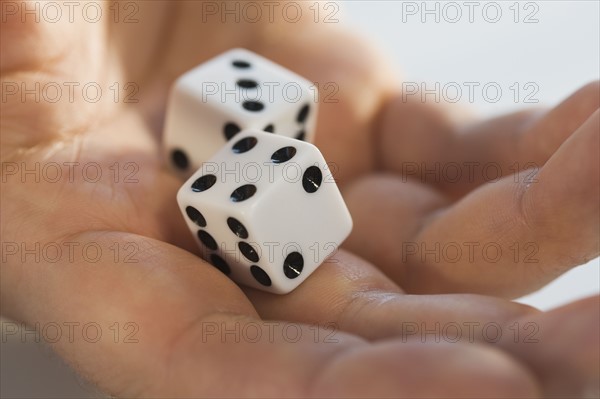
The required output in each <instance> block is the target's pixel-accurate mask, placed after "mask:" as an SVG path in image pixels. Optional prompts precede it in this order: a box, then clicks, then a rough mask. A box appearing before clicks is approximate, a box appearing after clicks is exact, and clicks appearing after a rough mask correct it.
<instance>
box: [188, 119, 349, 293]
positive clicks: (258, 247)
mask: <svg viewBox="0 0 600 399" xmlns="http://www.w3.org/2000/svg"><path fill="white" fill-rule="evenodd" d="M177 202H178V204H179V208H180V209H181V211H182V214H183V217H184V219H185V220H186V222H187V225H188V227H189V228H190V230H191V231H192V233H193V234H194V236H195V238H196V240H197V243H198V245H199V246H200V249H201V251H200V252H201V256H202V257H203V258H204V259H206V260H207V261H208V262H210V263H212V264H213V265H214V266H215V267H217V268H218V269H220V270H221V271H222V272H223V273H225V274H227V275H228V276H229V277H230V278H231V279H232V280H234V281H236V282H237V283H240V284H242V285H246V286H250V287H254V288H258V289H261V290H264V291H268V292H272V293H276V294H285V293H288V292H290V291H292V290H293V289H295V288H296V287H297V286H298V285H300V283H302V282H303V281H304V280H305V279H306V278H307V277H308V276H309V275H310V274H311V273H312V272H313V271H314V270H315V269H316V268H317V267H318V266H319V265H320V264H321V263H322V262H323V261H324V260H325V259H326V258H327V257H328V256H330V255H332V254H333V253H334V252H335V251H336V250H337V248H338V247H339V246H340V244H341V243H342V242H343V241H344V239H346V237H347V236H348V235H349V234H350V231H351V230H352V218H351V217H350V213H349V212H348V208H347V207H346V204H345V203H344V200H343V198H342V196H341V194H340V191H339V189H338V187H337V185H336V183H335V181H334V180H333V176H332V174H331V172H330V170H329V168H328V167H327V164H326V163H325V160H324V159H323V156H322V155H321V153H320V152H319V150H318V149H317V147H315V146H314V145H312V144H310V143H306V142H303V141H299V140H296V139H292V138H289V137H285V136H278V135H273V134H270V133H267V132H261V131H258V130H246V131H243V132H241V133H239V134H238V135H236V137H235V138H234V139H233V140H231V141H230V142H228V143H227V145H225V146H224V147H223V148H222V149H221V150H220V151H219V152H218V153H217V154H215V155H214V157H213V158H211V159H210V160H209V161H207V162H204V163H203V164H202V167H201V168H200V169H199V170H198V171H197V172H196V173H194V174H193V175H192V176H191V177H190V178H189V179H188V180H187V181H186V182H185V183H184V184H183V186H182V187H181V188H180V190H179V191H178V193H177Z"/></svg>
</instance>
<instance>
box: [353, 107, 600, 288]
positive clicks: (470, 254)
mask: <svg viewBox="0 0 600 399" xmlns="http://www.w3.org/2000/svg"><path fill="white" fill-rule="evenodd" d="M598 116H599V115H598V112H596V113H595V114H594V115H593V116H591V117H590V118H589V119H588V120H587V121H586V122H585V123H584V124H583V125H582V126H581V127H580V128H579V129H578V130H577V131H576V132H575V133H574V134H573V135H572V136H571V137H570V138H569V139H568V140H567V141H566V142H565V143H564V144H563V145H562V146H561V147H560V148H559V150H558V151H557V152H556V153H555V154H554V155H553V156H552V158H551V159H550V160H549V161H548V162H547V163H546V164H545V166H544V167H543V168H542V169H541V171H540V172H539V173H538V174H537V175H536V176H535V177H534V178H533V179H532V178H525V177H521V179H520V180H519V181H514V180H513V178H512V177H506V178H504V179H502V180H499V181H498V182H496V183H490V184H488V185H485V186H483V187H481V188H480V189H478V190H476V191H474V192H473V193H471V194H470V195H469V196H467V197H466V198H464V199H463V200H462V201H460V202H458V203H456V204H455V205H453V206H452V207H450V208H448V209H446V210H443V211H440V212H438V213H437V214H433V215H432V216H431V218H430V219H429V220H424V225H423V227H422V228H421V229H420V230H419V231H418V232H417V233H416V235H415V236H414V237H413V238H412V239H411V241H410V242H404V243H403V248H398V249H397V250H398V251H400V250H404V259H403V260H404V262H402V263H401V266H399V265H398V263H396V261H394V262H391V263H388V264H387V265H385V264H383V263H379V264H378V265H381V267H382V268H383V269H384V270H385V271H386V273H388V272H392V271H393V269H394V268H397V267H404V268H405V270H404V271H403V273H404V276H405V277H404V278H403V279H402V281H400V284H401V286H402V287H404V288H406V289H407V290H408V291H410V292H421V293H431V292H475V293H487V294H493V295H500V296H508V297H515V296H519V295H523V294H525V293H527V292H530V291H532V290H534V289H537V288H539V287H541V286H543V285H544V284H546V283H547V282H548V281H550V280H552V279H553V278H555V277H557V276H558V275H560V274H561V273H563V272H565V271H567V270H569V269H570V268H572V267H574V266H575V265H578V264H582V263H584V262H586V261H587V260H589V259H592V258H594V257H596V256H598V231H597V224H596V221H597V220H598V212H599V210H598V205H597V204H598V202H599V193H598V181H599V173H598V163H597V160H598V156H599V155H598V148H599V145H598V135H599V130H598ZM371 201H374V202H375V204H374V205H370V206H371V207H373V208H375V207H377V208H380V207H384V206H385V207H393V206H394V205H393V204H394V202H397V201H396V198H392V197H389V196H388V197H384V196H381V195H378V193H377V192H372V194H371ZM396 206H397V207H398V209H401V208H403V207H405V205H404V204H397V205H396ZM400 222H401V221H398V220H397V219H393V220H390V221H388V222H387V224H384V225H382V226H380V227H379V228H380V229H381V230H380V234H379V235H378V237H379V236H382V235H385V234H393V233H394V232H395V231H397V229H398V227H397V224H398V223H400ZM362 223H363V225H364V226H363V228H366V229H367V231H375V229H376V228H377V227H376V226H375V225H372V226H369V225H368V223H370V222H369V220H368V219H365V220H363V222H362ZM363 238H365V239H368V237H366V236H365V237H363ZM377 239H378V238H377ZM377 239H376V238H371V242H373V243H372V244H371V243H369V242H366V243H365V244H364V245H365V246H368V245H376V244H375V241H376V240H377ZM401 256H402V255H399V254H398V255H396V257H395V258H393V259H394V260H397V259H398V258H399V257H401ZM515 276H516V278H515Z"/></svg>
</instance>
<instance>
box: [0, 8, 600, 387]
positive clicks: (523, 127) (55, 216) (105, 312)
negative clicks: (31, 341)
mask: <svg viewBox="0 0 600 399" xmlns="http://www.w3.org/2000/svg"><path fill="white" fill-rule="evenodd" d="M107 7H108V3H107ZM105 11H106V13H107V14H108V13H109V11H108V10H105ZM200 14H201V3H200V2H175V3H171V4H167V3H164V2H140V3H139V13H138V14H137V15H136V17H137V18H138V20H139V22H138V23H135V24H118V23H116V24H115V23H112V22H111V21H110V19H106V20H103V23H97V24H90V23H86V22H85V21H76V22H75V23H68V22H65V23H62V22H61V23H57V24H50V23H47V22H44V21H40V22H35V21H33V20H32V19H29V20H26V21H25V22H22V21H21V19H20V17H17V18H8V19H7V20H6V21H3V22H2V25H1V39H0V40H1V42H0V52H1V54H2V56H1V60H0V69H1V72H2V77H1V79H2V82H3V83H4V82H19V83H20V82H25V83H26V84H28V87H32V86H33V85H34V84H35V82H41V84H44V83H47V82H61V83H62V82H98V83H99V84H100V86H101V87H108V86H110V84H112V83H113V82H135V84H137V85H138V87H139V94H138V98H139V102H138V103H134V104H131V103H124V102H123V101H117V102H115V101H114V100H113V98H112V96H109V95H108V96H103V97H102V99H101V100H100V101H99V102H97V103H90V102H89V101H85V100H84V99H82V98H81V96H80V92H77V93H78V94H76V98H75V100H74V101H73V102H71V101H68V100H69V99H68V98H66V97H64V98H61V100H60V101H58V102H57V103H50V102H47V101H40V102H35V101H31V100H27V98H26V99H25V101H23V100H22V99H21V97H20V96H18V95H17V96H10V97H7V101H6V102H4V101H3V104H2V115H1V119H0V124H1V144H2V148H1V157H2V162H3V163H8V162H16V163H17V164H20V165H27V166H28V167H30V168H32V167H33V165H35V163H42V164H44V163H49V162H55V163H57V164H59V165H64V163H65V162H79V164H81V165H83V164H86V163H91V162H96V163H98V164H99V165H101V169H102V171H103V172H104V173H103V175H102V178H101V179H100V181H98V182H95V183H92V182H89V181H85V180H84V179H82V178H81V175H75V181H74V182H70V181H68V180H66V179H61V180H60V181H58V182H50V181H47V180H45V179H41V180H40V181H39V182H36V181H34V180H33V179H21V178H20V176H19V175H6V174H4V171H3V181H2V193H1V199H2V207H1V213H0V215H1V220H2V221H1V233H2V241H3V242H16V243H27V244H28V248H30V247H33V246H34V244H35V243H36V242H38V243H41V244H42V245H43V244H44V243H61V244H62V243H67V242H75V243H80V244H85V243H89V242H94V243H97V244H98V245H99V246H100V247H101V248H103V253H106V254H111V256H106V257H103V258H102V259H101V261H100V262H98V263H90V261H89V259H86V258H85V257H84V256H82V253H81V252H79V251H75V255H74V258H73V259H69V261H68V262H58V263H51V262H47V261H46V260H45V259H40V260H39V261H35V262H33V261H31V259H25V261H22V259H21V257H20V256H10V257H8V256H7V261H6V262H5V261H4V259H3V263H2V269H1V286H0V287H1V300H2V308H1V311H2V314H3V315H5V316H8V317H11V318H13V319H15V320H22V321H24V322H26V323H29V324H31V325H34V324H35V323H40V324H44V323H49V322H56V323H59V324H60V323H64V322H79V323H80V324H85V323H86V322H89V321H94V322H96V323H98V324H100V325H102V326H110V325H113V324H114V323H115V322H119V323H121V325H123V324H124V323H127V322H133V323H135V325H136V326H138V328H139V332H138V334H137V338H138V341H139V342H137V343H135V344H123V343H120V344H115V342H114V341H113V336H112V335H110V334H104V335H103V336H102V337H101V339H100V340H99V341H98V342H96V343H89V342H86V341H85V340H75V341H74V342H69V341H66V340H60V341H59V342H57V343H55V344H53V348H54V349H55V350H56V351H57V352H58V353H59V354H60V355H61V356H62V357H64V359H65V360H66V361H68V362H69V363H70V364H71V365H73V366H74V367H75V368H76V370H77V371H78V372H79V373H81V374H82V375H83V376H84V377H86V378H87V379H88V380H90V381H92V382H93V383H95V384H97V386H98V387H99V388H100V389H101V390H103V391H105V392H107V393H110V394H114V395H117V396H124V397H152V396H157V397H158V396H163V397H164V396H176V397H185V396H187V397H199V396H211V397H212V396H259V397H265V396H275V397H284V396H294V397H299V396H315V397H323V396H338V397H339V396H373V397H383V396H393V397H419V396H421V397H536V396H541V395H545V396H581V395H584V394H586V395H590V392H591V393H592V394H594V393H597V392H598V390H599V388H598V383H599V377H598V376H599V373H600V369H599V367H600V366H599V363H600V362H599V359H598V358H599V350H600V348H599V342H598V336H599V334H600V331H599V329H600V327H599V325H600V316H599V315H600V311H599V310H600V309H599V302H598V298H597V297H594V298H588V299H585V300H582V301H578V302H576V303H573V304H570V305H568V306H566V307H563V308H560V309H556V310H553V311H550V312H545V313H544V312H539V311H537V310H535V309H532V308H530V307H527V306H524V305H520V304H517V303H513V302H511V301H510V300H509V299H511V298H514V297H517V296H520V295H523V294H526V293H528V292H532V291H534V290H536V289H538V288H540V287H542V286H544V285H545V284H547V283H548V282H549V281H551V280H552V279H554V278H556V277H557V276H558V275H560V274H561V273H563V272H565V271H567V270H570V269H571V268H573V267H575V266H577V265H579V264H582V263H584V262H585V261H587V260H589V259H592V258H594V257H596V256H598V240H599V235H598V218H599V210H598V203H599V202H600V201H599V200H600V194H599V184H598V182H599V180H600V179H599V170H598V169H599V168H598V159H599V154H598V151H599V150H598V149H599V140H598V136H599V126H598V120H599V113H598V106H599V102H600V101H599V88H598V83H597V82H595V83H591V84H589V85H586V86H585V87H583V88H581V89H579V90H577V91H576V92H575V93H574V94H573V95H572V96H570V97H569V98H568V99H566V100H565V101H564V102H562V103H561V104H559V105H557V106H556V107H554V108H553V109H551V110H535V111H522V112H518V113H516V114H511V115H507V116H504V117H501V118H495V119H491V120H484V121H480V120H475V119H471V118H469V117H467V116H463V114H462V113H461V111H457V110H453V108H451V107H445V106H439V105H430V104H425V103H421V102H418V101H405V100H404V99H403V98H402V93H401V92H400V91H399V87H400V85H399V82H398V78H397V77H396V76H395V75H394V73H393V72H392V71H393V69H392V68H391V66H389V64H388V63H387V61H386V60H385V57H383V56H382V55H381V53H380V52H379V51H378V50H377V49H376V48H375V47H374V46H373V45H372V44H371V43H369V42H367V41H366V40H364V39H363V38H362V37H361V36H360V35H358V34H354V33H349V32H347V31H345V30H343V29H342V28H339V27H332V26H325V25H319V24H314V23H312V22H310V21H303V22H301V23H298V24H288V23H286V22H285V21H283V20H280V21H277V22H276V23H273V24H270V23H259V24H248V23H243V22H242V23H239V24H230V25H227V24H221V23H219V22H218V21H216V20H212V19H209V21H208V22H207V23H198V18H199V15H200ZM203 38H207V39H210V40H202V39H203ZM231 47H246V48H248V49H250V50H253V51H256V52H259V53H261V54H263V55H264V56H266V57H268V58H270V59H272V60H274V61H275V62H278V63H280V64H282V65H284V66H286V67H289V68H290V69H293V70H294V71H296V72H298V73H299V74H301V75H303V76H305V77H306V78H308V79H310V80H311V81H315V82H320V83H321V84H323V83H326V82H335V83H336V84H337V86H338V87H339V92H338V94H337V98H338V100H339V101H338V102H337V103H322V104H319V106H320V108H319V112H320V114H319V120H318V132H317V139H316V145H317V146H318V147H319V148H320V149H321V150H322V152H323V154H324V156H325V158H326V159H327V160H328V161H330V162H332V163H335V164H336V165H337V169H336V179H337V180H338V182H339V184H340V187H341V189H342V192H343V195H344V198H345V200H346V202H347V204H348V206H349V209H350V211H351V213H352V216H353V219H354V223H355V226H354V230H353V232H352V234H351V236H350V237H349V239H348V240H347V241H346V242H345V243H344V245H343V248H342V249H340V250H339V251H338V252H337V253H336V254H335V255H334V256H333V257H332V258H331V259H330V260H328V261H327V262H326V263H325V264H323V265H322V266H321V267H320V268H319V269H318V270H317V271H316V272H315V273H314V274H313V275H312V276H311V277H310V278H309V279H307V281H306V282H305V283H303V284H302V285H301V286H300V287H299V288H298V289H296V290H295V291H293V292H292V293H291V294H289V295H286V296H276V295H271V294H267V293H264V292H259V291H255V290H251V289H247V288H240V287H238V286H236V285H235V284H234V283H232V282H231V281H230V280H229V279H228V278H227V277H225V276H224V275H223V274H222V273H220V272H219V271H218V270H216V269H215V268H214V267H212V266H211V265H209V264H207V263H206V262H204V261H203V260H202V259H200V258H198V257H197V256H196V255H195V254H197V249H196V248H195V244H194V242H193V241H192V238H191V236H190V234H189V232H188V231H187V229H186V226H185V224H184V221H183V219H182V218H181V216H180V213H179V210H178V209H177V206H176V202H175V200H174V198H175V194H176V191H177V189H178V188H179V185H180V184H181V182H180V181H178V180H177V179H176V178H175V177H174V176H172V175H171V174H169V173H168V171H166V170H165V169H164V167H163V165H162V163H161V159H162V158H161V155H160V134H161V129H162V117H163V115H164V107H165V104H166V98H167V93H168V88H169V86H170V84H171V83H172V82H173V80H174V79H175V78H176V77H177V76H179V75H180V74H181V73H183V72H185V71H186V70H188V69H190V68H192V67H193V66H195V65H197V64H199V63H201V62H202V61H204V60H206V59H208V58H209V57H211V56H214V55H217V54H219V53H220V52H222V51H225V50H226V49H228V48H231ZM25 49H27V50H25ZM333 50H335V51H333ZM457 114H458V117H457V116H456V115H457ZM450 161H479V162H495V163H497V164H498V165H501V166H502V168H501V169H502V171H503V172H505V174H506V176H504V177H503V178H502V179H500V180H498V181H494V182H485V181H481V180H475V181H474V180H470V179H465V180H461V181H458V182H452V183H450V182H447V181H428V182H425V183H423V182H422V181H421V179H419V178H416V179H415V178H414V177H415V176H405V175H403V174H402V172H403V169H402V167H403V163H407V162H416V163H417V164H418V165H421V163H423V164H424V165H433V164H434V163H435V162H441V163H444V162H450ZM115 162H118V163H119V165H125V164H126V163H128V162H133V163H135V165H138V166H139V170H138V172H137V174H136V176H135V177H136V179H137V180H138V181H137V183H128V182H126V181H124V179H118V181H116V182H115V179H114V175H113V174H111V173H109V172H110V171H112V169H110V167H111V165H114V164H115ZM515 162H518V164H519V165H526V164H528V163H533V164H535V165H538V166H539V168H540V169H539V170H538V171H536V173H535V180H534V181H532V180H528V179H527V178H526V177H529V176H530V174H529V173H523V174H521V173H519V174H515V173H514V171H513V170H511V169H510V167H509V166H510V165H513V164H514V163H515ZM422 172H423V171H420V170H419V171H418V173H422ZM524 172H528V171H524ZM68 173H69V170H68V168H67V167H66V166H65V167H64V169H63V174H64V175H65V176H67V175H68ZM515 176H516V177H517V178H516V179H515ZM449 241H453V242H480V243H486V242H494V243H498V244H499V245H501V247H502V248H504V249H505V251H503V253H505V254H506V255H503V256H502V257H501V258H500V260H499V261H498V262H494V263H491V262H489V261H487V260H486V259H482V258H481V257H478V258H475V259H460V260H459V261H458V262H452V263H450V262H445V261H444V260H443V259H442V260H440V261H437V262H435V261H432V260H431V258H426V259H425V261H422V260H421V259H420V258H419V257H412V258H410V259H407V258H406V257H403V252H402V246H401V244H400V243H402V242H412V243H424V244H425V245H427V246H428V248H430V247H433V246H434V245H435V243H442V244H443V243H447V242H449ZM115 243H121V244H124V243H127V244H134V245H135V246H136V247H137V251H136V254H135V259H136V260H137V263H127V261H126V259H124V257H123V256H119V257H118V259H115V258H114V257H113V256H112V254H113V252H111V250H110V248H111V246H114V244H115ZM514 243H519V244H526V243H534V244H535V245H536V247H537V248H538V251H537V254H536V260H537V262H535V263H527V262H525V260H524V259H521V258H520V259H517V261H515V259H514V257H513V256H512V255H513V253H512V252H511V251H510V250H508V248H509V247H510V246H511V245H513V244H514ZM477 253H479V252H477ZM274 321H279V323H275V324H274ZM287 322H289V323H294V324H295V325H297V327H298V329H299V331H301V334H300V339H299V341H298V342H291V341H290V340H289V339H286V335H285V334H284V331H283V329H284V328H285V327H286V326H287V324H285V323H287ZM407 322H410V323H417V325H419V326H426V327H427V328H429V329H431V328H433V326H435V323H441V324H444V323H452V322H454V323H459V324H461V325H462V324H464V323H475V324H477V325H478V326H482V325H485V324H486V323H491V322H494V323H498V324H499V325H500V326H502V327H503V328H504V331H507V329H508V328H509V327H510V326H512V325H514V323H515V322H517V323H520V325H524V324H525V323H534V324H535V325H536V326H537V328H538V329H539V334H538V335H536V337H537V338H538V341H539V342H537V343H528V342H524V341H523V340H522V339H519V340H516V342H515V340H514V339H512V336H508V334H505V335H504V336H503V337H502V339H500V340H499V341H498V342H490V340H489V339H485V336H484V334H482V332H481V331H480V330H477V331H476V334H475V335H474V336H475V337H476V339H474V340H473V341H474V342H470V341H471V340H468V339H467V338H463V339H460V340H459V341H458V342H455V343H448V342H441V343H437V342H435V340H434V339H432V338H428V339H425V340H422V339H421V336H419V335H411V334H408V333H407V331H406V329H405V327H406V323H407ZM328 323H333V324H332V325H335V327H336V329H337V330H336V332H335V342H329V341H327V340H325V339H323V337H325V336H327V335H328V334H329V333H330V332H331V330H330V329H328V328H327V327H325V326H327V325H331V324H328ZM207 325H211V326H215V325H216V326H219V328H220V329H226V328H229V329H235V328H236V326H237V328H240V326H242V328H243V326H250V325H251V326H252V327H253V328H257V327H258V328H260V329H262V331H263V332H264V334H263V335H262V337H269V336H270V335H272V336H273V337H274V339H272V340H271V339H269V340H266V339H261V340H259V341H258V342H250V341H249V340H244V339H242V340H241V341H240V342H235V339H234V338H233V337H232V336H231V335H227V336H225V337H223V336H221V335H220V334H216V335H207V334H206V326H207ZM314 325H318V326H320V327H319V329H318V330H316V329H315V327H314ZM273 328H274V331H275V332H274V333H273V334H270V333H269V331H270V329H273ZM478 328H479V327H478ZM315 331H320V332H321V334H319V337H320V338H319V339H316V338H315Z"/></svg>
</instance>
